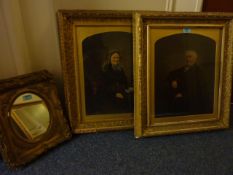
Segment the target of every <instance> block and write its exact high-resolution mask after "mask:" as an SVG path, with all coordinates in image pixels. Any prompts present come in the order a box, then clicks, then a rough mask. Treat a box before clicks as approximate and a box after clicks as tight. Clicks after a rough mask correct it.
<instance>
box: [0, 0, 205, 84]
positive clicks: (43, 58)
mask: <svg viewBox="0 0 233 175" xmlns="http://www.w3.org/2000/svg"><path fill="white" fill-rule="evenodd" d="M201 5H202V0H117V1H113V0H0V36H1V38H0V39H1V40H0V51H1V53H0V79H1V78H6V77H10V76H14V75H17V74H23V73H26V72H30V71H37V70H41V69H47V70H49V71H50V72H52V73H53V74H55V76H56V77H57V80H58V81H60V80H61V66H60V52H59V42H58V33H57V23H56V11H57V10H58V9H92V10H97V9H98V10H100V9H102V10H155V11H200V10H201Z"/></svg>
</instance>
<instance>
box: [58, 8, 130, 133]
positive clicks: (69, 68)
mask: <svg viewBox="0 0 233 175" xmlns="http://www.w3.org/2000/svg"><path fill="white" fill-rule="evenodd" d="M104 22H105V23H107V25H106V24H103V23H104ZM86 23H87V24H86ZM100 23H101V24H100ZM79 25H84V26H85V25H87V26H88V25H89V26H98V25H99V26H101V25H105V26H108V25H109V26H121V25H126V26H128V27H130V29H131V30H132V28H131V25H132V12H127V11H86V10H59V11H58V27H59V37H60V49H61V62H62V70H63V81H64V88H65V97H66V106H67V110H68V112H69V119H70V125H71V128H72V131H73V133H89V132H97V131H107V130H120V129H129V128H133V114H132V113H125V114H109V115H98V116H95V117H89V116H88V115H87V114H86V113H85V104H84V99H85V95H83V94H84V88H83V86H84V85H83V84H84V80H83V79H84V78H83V77H84V75H83V74H84V73H83V63H82V58H80V57H81V56H80V55H79V54H82V53H81V52H80V51H76V50H77V49H76V47H77V43H78V41H76V38H75V27H76V26H79ZM132 59H133V58H132Z"/></svg>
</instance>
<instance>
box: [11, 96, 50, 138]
mask: <svg viewBox="0 0 233 175" xmlns="http://www.w3.org/2000/svg"><path fill="white" fill-rule="evenodd" d="M11 118H12V119H13V122H14V128H15V129H16V130H17V132H18V133H20V135H22V136H23V137H25V138H27V139H29V140H33V139H35V138H37V137H39V136H41V135H42V134H44V133H45V132H46V131H47V129H48V126H49V121H50V117H49V111H48V108H47V106H46V104H45V102H44V101H43V100H42V99H41V98H40V97H39V96H37V95H35V94H33V93H24V94H22V95H20V96H19V97H17V98H16V99H15V101H14V103H13V106H12V108H11Z"/></svg>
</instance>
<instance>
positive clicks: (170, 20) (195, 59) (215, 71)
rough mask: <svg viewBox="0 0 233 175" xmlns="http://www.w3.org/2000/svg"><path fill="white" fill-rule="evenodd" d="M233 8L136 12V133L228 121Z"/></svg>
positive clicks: (153, 133)
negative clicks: (210, 11) (225, 9)
mask: <svg viewBox="0 0 233 175" xmlns="http://www.w3.org/2000/svg"><path fill="white" fill-rule="evenodd" d="M232 19H233V14H230V13H188V12H180V13H169V12H163V13H161V12H136V13H135V14H134V19H133V20H134V27H133V29H134V32H133V35H134V60H135V65H134V66H135V69H136V70H138V71H136V72H135V77H134V79H135V92H136V94H135V103H136V104H135V120H134V122H135V123H134V126H135V128H134V131H135V137H136V138H139V137H147V136H157V135H169V134H178V133H188V132H200V131H207V130H215V129H224V128H228V127H229V113H230V97H231V81H232V80H231V78H232V55H233V52H232V44H233V20H232Z"/></svg>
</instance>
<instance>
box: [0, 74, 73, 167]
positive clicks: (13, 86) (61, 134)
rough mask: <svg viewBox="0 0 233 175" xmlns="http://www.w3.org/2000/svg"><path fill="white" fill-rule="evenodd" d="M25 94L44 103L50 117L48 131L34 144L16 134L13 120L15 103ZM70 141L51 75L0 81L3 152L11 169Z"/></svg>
mask: <svg viewBox="0 0 233 175" xmlns="http://www.w3.org/2000/svg"><path fill="white" fill-rule="evenodd" d="M24 93H34V94H36V95H37V96H39V97H40V98H41V99H43V101H44V102H45V104H46V106H47V107H48V111H49V114H50V117H51V118H50V124H49V127H48V129H47V131H46V132H45V133H44V134H42V135H41V136H39V137H37V138H36V139H34V140H28V139H24V138H23V137H22V136H20V134H18V133H16V130H15V129H13V125H12V121H13V119H11V117H10V113H11V112H10V111H11V106H12V104H13V103H14V100H15V99H16V98H17V97H18V96H19V95H21V94H24ZM70 137H71V132H70V129H69V126H68V123H67V121H66V119H65V117H64V115H63V110H62V107H61V104H60V101H59V98H58V94H57V89H56V84H55V81H54V79H53V76H52V75H51V74H50V73H49V72H48V71H45V70H44V71H39V72H35V73H30V74H25V75H21V76H17V77H14V78H10V79H6V80H1V81H0V151H1V154H2V157H3V160H4V161H5V162H6V164H7V165H8V166H9V167H11V168H15V167H18V166H22V165H24V164H26V163H28V162H30V161H32V160H33V159H35V158H36V157H38V156H39V155H40V154H42V153H44V152H46V151H47V150H48V149H50V148H52V147H54V146H56V145H57V144H59V143H61V142H63V141H65V140H67V139H69V138H70Z"/></svg>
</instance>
